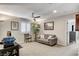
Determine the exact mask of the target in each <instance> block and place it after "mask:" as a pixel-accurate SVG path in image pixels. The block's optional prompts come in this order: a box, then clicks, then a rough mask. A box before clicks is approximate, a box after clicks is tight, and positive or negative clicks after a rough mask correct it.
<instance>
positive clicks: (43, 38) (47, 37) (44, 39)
mask: <svg viewBox="0 0 79 59" xmlns="http://www.w3.org/2000/svg"><path fill="white" fill-rule="evenodd" d="M37 42H39V43H43V44H46V45H50V46H54V45H56V44H57V37H56V35H52V34H43V35H40V36H39V37H38V39H37Z"/></svg>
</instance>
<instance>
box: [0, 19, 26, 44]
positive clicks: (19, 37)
mask: <svg viewBox="0 0 79 59" xmlns="http://www.w3.org/2000/svg"><path fill="white" fill-rule="evenodd" d="M11 21H12V20H7V21H4V22H0V26H1V27H0V33H1V34H0V40H2V39H3V37H5V36H6V33H7V31H11V32H12V36H14V37H15V38H16V42H18V43H24V33H22V32H21V31H20V30H18V31H13V30H11ZM13 21H18V22H19V29H20V23H21V21H20V19H16V20H13ZM26 22H27V21H26Z"/></svg>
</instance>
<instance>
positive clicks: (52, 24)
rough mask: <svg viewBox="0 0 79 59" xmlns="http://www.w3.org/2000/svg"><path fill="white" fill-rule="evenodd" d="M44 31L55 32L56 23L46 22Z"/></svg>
mask: <svg viewBox="0 0 79 59" xmlns="http://www.w3.org/2000/svg"><path fill="white" fill-rule="evenodd" d="M44 30H54V21H52V22H45V23H44Z"/></svg>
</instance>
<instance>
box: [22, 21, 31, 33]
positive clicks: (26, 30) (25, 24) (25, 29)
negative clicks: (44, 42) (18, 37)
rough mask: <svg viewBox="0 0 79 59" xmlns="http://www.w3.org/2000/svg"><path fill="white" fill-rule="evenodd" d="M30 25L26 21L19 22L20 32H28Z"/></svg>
mask: <svg viewBox="0 0 79 59" xmlns="http://www.w3.org/2000/svg"><path fill="white" fill-rule="evenodd" d="M30 30H31V25H30V23H29V22H28V23H27V22H21V32H22V33H30Z"/></svg>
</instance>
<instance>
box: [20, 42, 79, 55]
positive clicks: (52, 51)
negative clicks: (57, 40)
mask: <svg viewBox="0 0 79 59" xmlns="http://www.w3.org/2000/svg"><path fill="white" fill-rule="evenodd" d="M21 45H22V47H23V48H21V49H20V55H21V56H77V55H78V50H77V45H76V44H71V45H69V46H66V47H64V46H59V45H55V46H52V47H51V46H47V45H44V44H41V43H37V42H30V43H24V44H21Z"/></svg>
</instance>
